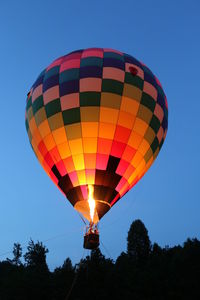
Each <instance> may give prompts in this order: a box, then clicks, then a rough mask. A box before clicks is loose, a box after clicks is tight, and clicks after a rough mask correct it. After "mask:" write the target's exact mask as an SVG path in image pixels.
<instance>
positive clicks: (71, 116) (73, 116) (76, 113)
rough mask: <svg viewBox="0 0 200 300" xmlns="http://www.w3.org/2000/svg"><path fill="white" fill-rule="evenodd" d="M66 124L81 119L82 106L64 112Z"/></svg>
mask: <svg viewBox="0 0 200 300" xmlns="http://www.w3.org/2000/svg"><path fill="white" fill-rule="evenodd" d="M62 115H63V120H64V124H65V125H68V124H73V123H78V122H80V121H81V116H80V108H72V109H68V110H65V111H63V112H62Z"/></svg>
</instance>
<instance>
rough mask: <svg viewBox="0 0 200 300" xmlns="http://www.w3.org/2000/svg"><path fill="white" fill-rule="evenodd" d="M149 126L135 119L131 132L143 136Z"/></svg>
mask: <svg viewBox="0 0 200 300" xmlns="http://www.w3.org/2000/svg"><path fill="white" fill-rule="evenodd" d="M148 127H149V125H148V124H147V123H146V122H144V121H143V120H141V119H139V118H136V120H135V124H134V127H133V130H134V131H136V132H137V133H139V134H140V135H141V136H144V134H145V132H146V130H147V128H148Z"/></svg>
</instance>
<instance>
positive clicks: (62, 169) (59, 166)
mask: <svg viewBox="0 0 200 300" xmlns="http://www.w3.org/2000/svg"><path fill="white" fill-rule="evenodd" d="M56 167H57V169H58V171H59V172H60V174H61V175H62V176H64V175H66V174H67V171H66V168H65V165H64V163H63V161H62V160H60V161H59V162H58V163H56Z"/></svg>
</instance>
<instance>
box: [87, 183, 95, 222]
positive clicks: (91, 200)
mask: <svg viewBox="0 0 200 300" xmlns="http://www.w3.org/2000/svg"><path fill="white" fill-rule="evenodd" d="M88 190H89V195H88V203H89V207H90V218H91V221H92V223H93V220H94V212H95V206H96V204H95V200H94V198H93V193H94V187H93V186H92V185H88Z"/></svg>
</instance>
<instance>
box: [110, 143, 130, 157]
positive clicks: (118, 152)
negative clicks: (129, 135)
mask: <svg viewBox="0 0 200 300" xmlns="http://www.w3.org/2000/svg"><path fill="white" fill-rule="evenodd" d="M125 147H126V144H124V143H120V142H116V141H113V144H112V149H111V153H110V154H111V155H112V156H116V157H119V158H120V157H121V156H122V154H123V152H124V149H125Z"/></svg>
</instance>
